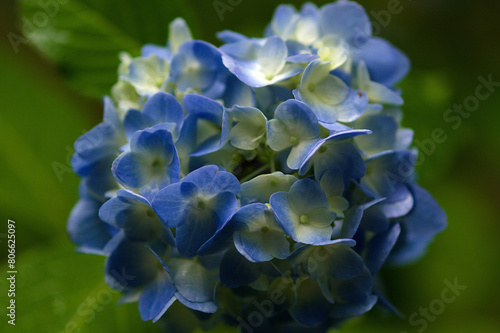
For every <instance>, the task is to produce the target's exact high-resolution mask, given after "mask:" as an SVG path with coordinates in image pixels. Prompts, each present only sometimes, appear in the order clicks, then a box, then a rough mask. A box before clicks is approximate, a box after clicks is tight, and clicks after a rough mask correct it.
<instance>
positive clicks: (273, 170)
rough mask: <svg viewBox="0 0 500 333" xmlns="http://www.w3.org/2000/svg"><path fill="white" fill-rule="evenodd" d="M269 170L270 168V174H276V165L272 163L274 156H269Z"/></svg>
mask: <svg viewBox="0 0 500 333" xmlns="http://www.w3.org/2000/svg"><path fill="white" fill-rule="evenodd" d="M270 168H271V173H273V172H276V163H275V162H274V154H272V155H271V164H270Z"/></svg>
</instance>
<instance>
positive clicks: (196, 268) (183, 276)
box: [169, 259, 216, 303]
mask: <svg viewBox="0 0 500 333" xmlns="http://www.w3.org/2000/svg"><path fill="white" fill-rule="evenodd" d="M169 267H170V268H171V270H172V272H173V277H174V283H175V286H176V287H177V291H178V294H176V297H178V295H181V296H182V298H183V299H185V300H187V301H189V302H193V303H206V302H211V301H213V296H214V289H215V284H216V281H215V279H214V277H213V274H212V273H210V272H209V271H207V270H206V269H205V268H204V267H203V266H202V265H201V264H199V263H198V262H197V261H193V260H187V259H172V260H170V261H169ZM178 299H179V301H180V302H182V300H181V298H180V297H178Z"/></svg>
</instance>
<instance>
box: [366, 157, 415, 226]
mask: <svg viewBox="0 0 500 333" xmlns="http://www.w3.org/2000/svg"><path fill="white" fill-rule="evenodd" d="M414 159H415V155H414V153H413V152H411V151H404V150H403V151H388V152H385V153H382V154H380V155H377V156H375V157H373V158H370V159H368V160H367V161H366V167H367V175H366V176H365V177H364V178H363V179H361V184H362V185H363V186H364V187H365V188H367V189H368V190H370V191H372V193H373V194H374V196H375V197H377V198H381V197H385V198H386V200H385V201H384V202H383V203H382V204H381V205H380V207H381V208H382V210H383V211H384V213H385V214H386V216H387V217H388V218H392V217H399V216H403V215H406V214H407V213H408V212H409V211H410V210H411V208H412V207H413V201H414V200H413V196H412V194H411V192H410V190H409V189H408V185H407V184H406V182H407V181H408V180H410V179H411V177H413V169H414V162H413V161H414Z"/></svg>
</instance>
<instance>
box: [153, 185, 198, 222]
mask: <svg viewBox="0 0 500 333" xmlns="http://www.w3.org/2000/svg"><path fill="white" fill-rule="evenodd" d="M196 193H198V188H197V187H196V185H194V184H192V183H189V182H182V183H175V184H171V185H169V186H167V187H166V188H164V189H163V190H161V191H159V192H158V193H157V194H156V195H155V197H154V199H153V201H152V203H151V206H152V207H153V209H154V211H155V212H156V214H158V216H159V217H160V219H161V221H162V222H163V224H165V225H166V226H168V227H171V228H177V227H178V226H180V225H181V224H182V223H184V222H185V215H186V214H185V213H186V209H187V205H188V203H189V202H190V200H189V199H190V198H191V197H192V196H194V195H195V194H196Z"/></svg>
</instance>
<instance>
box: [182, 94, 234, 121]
mask: <svg viewBox="0 0 500 333" xmlns="http://www.w3.org/2000/svg"><path fill="white" fill-rule="evenodd" d="M182 104H183V105H184V107H185V108H186V111H187V112H188V113H189V114H194V115H196V116H197V117H199V118H202V119H206V120H208V121H210V122H212V123H214V124H219V125H220V124H221V123H222V113H223V111H224V106H222V104H220V103H218V102H216V101H214V100H212V99H210V98H207V97H204V96H200V95H195V94H187V95H185V96H184V98H183V99H182Z"/></svg>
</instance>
